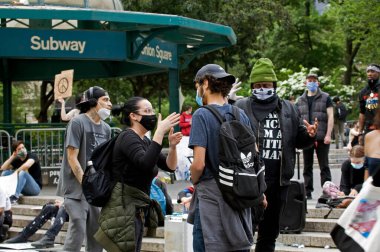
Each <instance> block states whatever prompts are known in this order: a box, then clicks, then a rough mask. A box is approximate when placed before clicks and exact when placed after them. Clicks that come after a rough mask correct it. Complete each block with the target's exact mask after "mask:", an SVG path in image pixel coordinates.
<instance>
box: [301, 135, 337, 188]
mask: <svg viewBox="0 0 380 252" xmlns="http://www.w3.org/2000/svg"><path fill="white" fill-rule="evenodd" d="M314 150H315V151H316V153H317V158H318V163H319V168H320V170H321V186H323V184H324V183H325V182H326V181H331V172H330V167H329V151H330V144H324V143H323V141H318V142H317V145H315V144H314V145H313V147H311V148H308V149H304V150H303V162H304V169H303V178H304V181H305V188H306V195H311V192H312V191H314V182H313V163H314Z"/></svg>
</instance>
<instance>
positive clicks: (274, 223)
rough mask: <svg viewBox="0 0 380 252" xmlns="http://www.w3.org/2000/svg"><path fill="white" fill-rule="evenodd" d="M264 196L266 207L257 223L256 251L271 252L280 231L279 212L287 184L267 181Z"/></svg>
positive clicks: (284, 201)
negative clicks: (282, 184)
mask: <svg viewBox="0 0 380 252" xmlns="http://www.w3.org/2000/svg"><path fill="white" fill-rule="evenodd" d="M267 186H268V188H267V190H266V191H265V196H266V198H267V201H268V207H267V208H266V209H265V212H264V219H263V220H262V221H261V222H260V224H259V230H258V235H257V243H256V249H255V251H256V252H271V251H274V250H275V246H276V239H277V237H278V234H279V233H280V214H281V212H282V211H283V208H284V206H285V203H286V196H287V194H288V188H289V187H288V186H280V185H278V184H269V183H267Z"/></svg>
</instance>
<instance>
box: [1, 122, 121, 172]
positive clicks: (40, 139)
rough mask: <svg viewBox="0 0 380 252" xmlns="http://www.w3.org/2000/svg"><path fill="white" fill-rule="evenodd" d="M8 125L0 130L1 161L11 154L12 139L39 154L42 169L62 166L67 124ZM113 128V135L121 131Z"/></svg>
mask: <svg viewBox="0 0 380 252" xmlns="http://www.w3.org/2000/svg"><path fill="white" fill-rule="evenodd" d="M0 126H4V124H3V125H0ZM8 126H9V127H8V130H5V129H4V127H3V129H2V130H0V154H1V160H0V161H1V163H3V162H4V161H5V160H6V159H8V158H9V156H10V155H11V145H12V140H22V141H23V142H24V144H25V147H26V148H27V149H28V150H29V151H31V152H33V153H34V154H36V155H37V156H38V159H39V161H40V165H41V168H42V169H48V168H50V169H51V168H60V167H61V164H62V160H63V152H64V143H65V131H66V128H65V127H62V126H65V124H45V125H43V124H35V125H33V124H19V125H16V124H12V125H10V124H9V125H8ZM44 126H45V127H44ZM49 126H50V127H49ZM52 126H55V127H52ZM111 129H112V135H115V134H117V133H119V132H121V129H120V128H117V127H112V128H111ZM13 132H14V133H13Z"/></svg>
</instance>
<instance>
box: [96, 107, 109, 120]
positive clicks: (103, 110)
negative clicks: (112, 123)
mask: <svg viewBox="0 0 380 252" xmlns="http://www.w3.org/2000/svg"><path fill="white" fill-rule="evenodd" d="M98 115H99V117H100V119H102V120H106V119H107V118H108V117H109V116H110V115H111V110H109V109H106V108H101V109H99V110H98Z"/></svg>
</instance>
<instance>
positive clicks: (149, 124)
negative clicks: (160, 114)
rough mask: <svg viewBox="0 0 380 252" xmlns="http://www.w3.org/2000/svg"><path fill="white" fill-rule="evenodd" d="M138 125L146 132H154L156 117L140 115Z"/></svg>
mask: <svg viewBox="0 0 380 252" xmlns="http://www.w3.org/2000/svg"><path fill="white" fill-rule="evenodd" d="M140 124H141V125H142V126H143V127H144V128H145V129H146V130H148V131H150V130H154V128H155V127H156V124H157V116H156V115H141V120H140Z"/></svg>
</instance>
